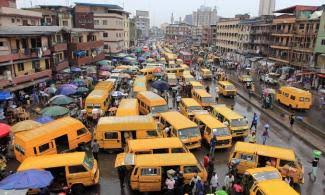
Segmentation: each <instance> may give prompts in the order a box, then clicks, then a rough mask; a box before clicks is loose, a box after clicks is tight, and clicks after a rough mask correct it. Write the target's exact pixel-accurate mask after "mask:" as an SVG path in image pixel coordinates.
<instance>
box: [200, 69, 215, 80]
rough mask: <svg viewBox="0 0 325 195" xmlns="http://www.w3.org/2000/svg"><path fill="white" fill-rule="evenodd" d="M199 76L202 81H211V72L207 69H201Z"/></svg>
mask: <svg viewBox="0 0 325 195" xmlns="http://www.w3.org/2000/svg"><path fill="white" fill-rule="evenodd" d="M200 73H201V76H202V78H203V79H212V72H211V70H209V69H207V68H201V70H200Z"/></svg>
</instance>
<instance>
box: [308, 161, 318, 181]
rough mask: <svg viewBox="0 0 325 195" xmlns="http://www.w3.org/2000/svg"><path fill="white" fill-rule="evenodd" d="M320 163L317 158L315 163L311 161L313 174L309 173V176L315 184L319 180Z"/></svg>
mask: <svg viewBox="0 0 325 195" xmlns="http://www.w3.org/2000/svg"><path fill="white" fill-rule="evenodd" d="M318 162H319V158H318V157H315V158H314V160H313V161H310V163H311V166H312V170H311V172H309V173H308V175H309V178H310V179H312V181H313V182H315V181H316V179H317V169H318ZM312 177H313V178H312Z"/></svg>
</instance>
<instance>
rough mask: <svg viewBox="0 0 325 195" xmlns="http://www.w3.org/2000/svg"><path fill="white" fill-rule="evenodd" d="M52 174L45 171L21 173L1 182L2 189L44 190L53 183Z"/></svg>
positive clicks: (0, 187)
mask: <svg viewBox="0 0 325 195" xmlns="http://www.w3.org/2000/svg"><path fill="white" fill-rule="evenodd" d="M53 179H54V178H53V176H52V174H51V172H49V171H44V170H26V171H19V172H16V173H14V174H12V175H9V176H8V177H6V178H4V179H3V180H2V181H1V182H0V189H4V190H13V189H16V190H19V189H38V188H44V187H47V186H49V185H50V184H51V182H52V181H53Z"/></svg>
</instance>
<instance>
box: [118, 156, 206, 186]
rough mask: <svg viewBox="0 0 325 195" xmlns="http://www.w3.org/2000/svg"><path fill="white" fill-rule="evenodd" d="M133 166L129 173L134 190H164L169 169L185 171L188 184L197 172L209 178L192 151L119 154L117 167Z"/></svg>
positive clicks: (204, 177)
mask: <svg viewBox="0 0 325 195" xmlns="http://www.w3.org/2000/svg"><path fill="white" fill-rule="evenodd" d="M119 166H131V167H132V168H131V170H130V171H129V173H128V174H127V175H128V176H129V177H130V178H129V181H130V185H131V186H130V187H131V189H132V190H137V191H140V192H152V191H154V192H157V191H162V189H163V186H164V183H165V181H166V178H167V171H169V170H170V169H174V171H175V170H176V169H177V170H178V171H181V172H183V176H184V183H185V185H188V184H189V183H190V181H191V179H192V177H193V176H194V174H195V173H198V176H199V177H200V178H201V179H202V181H203V182H205V181H206V180H207V172H206V170H205V169H204V167H203V166H202V165H201V164H200V162H199V161H198V160H197V159H196V158H195V156H194V155H193V154H192V153H172V154H170V153H169V154H143V155H133V154H125V153H121V154H118V155H117V157H116V160H115V167H119Z"/></svg>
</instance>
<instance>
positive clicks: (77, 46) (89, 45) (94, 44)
mask: <svg viewBox="0 0 325 195" xmlns="http://www.w3.org/2000/svg"><path fill="white" fill-rule="evenodd" d="M103 46H104V41H102V40H101V41H90V42H85V43H71V44H70V47H71V49H72V50H74V51H76V50H90V49H94V48H99V47H103Z"/></svg>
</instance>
